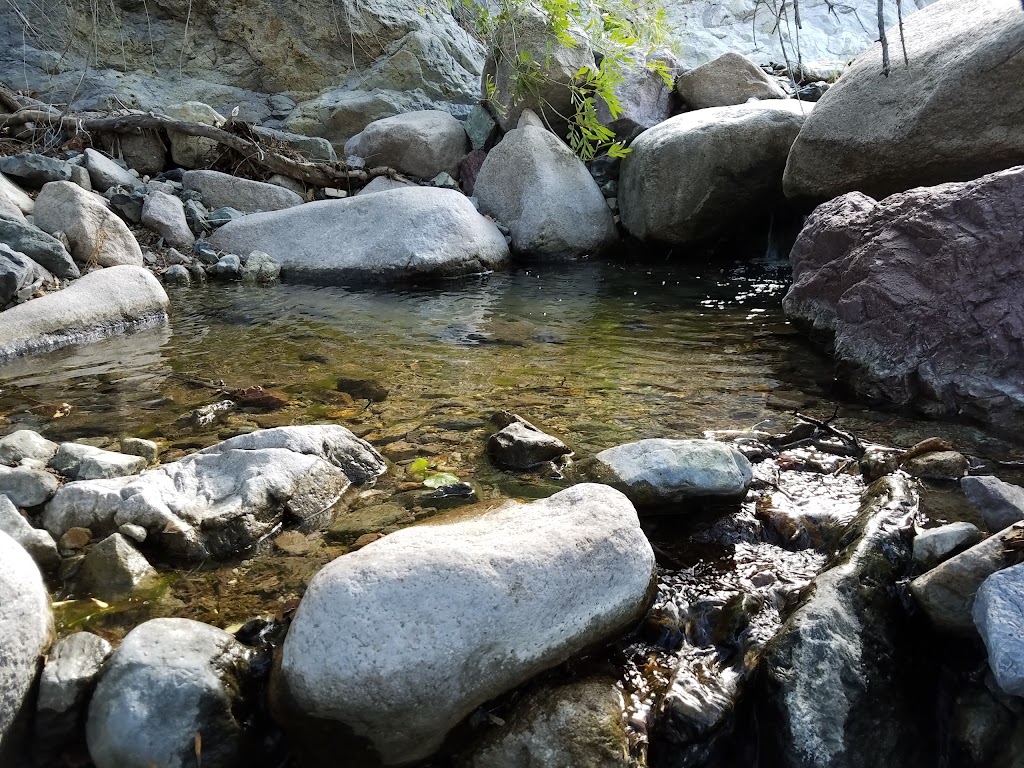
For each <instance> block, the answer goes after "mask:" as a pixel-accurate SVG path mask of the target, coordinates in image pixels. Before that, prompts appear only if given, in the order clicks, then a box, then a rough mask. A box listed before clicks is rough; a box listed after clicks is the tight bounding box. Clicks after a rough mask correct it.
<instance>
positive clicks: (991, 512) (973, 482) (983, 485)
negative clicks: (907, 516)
mask: <svg viewBox="0 0 1024 768" xmlns="http://www.w3.org/2000/svg"><path fill="white" fill-rule="evenodd" d="M2 446H3V441H2V440H0V450H2ZM960 488H961V489H962V490H963V492H964V496H966V497H967V500H968V501H969V502H971V506H973V507H974V508H975V509H976V510H978V512H979V513H980V514H981V519H982V520H984V521H985V525H987V526H988V527H989V530H991V531H1001V530H1002V529H1003V528H1005V527H1006V526H1008V525H1012V524H1013V523H1016V522H1018V521H1020V520H1024V488H1021V487H1020V486H1019V485H1012V484H1011V483H1006V482H1003V481H1002V480H1000V479H999V478H998V477H965V478H963V479H962V480H961V481H960Z"/></svg>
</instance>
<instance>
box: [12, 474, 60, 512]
mask: <svg viewBox="0 0 1024 768" xmlns="http://www.w3.org/2000/svg"><path fill="white" fill-rule="evenodd" d="M56 491H57V477H56V476H55V475H52V474H50V473H49V472H46V471H44V470H42V469H36V468H35V467H14V468H13V469H12V468H10V467H3V466H0V494H2V495H4V496H6V497H7V498H9V499H10V500H11V501H12V502H14V505H15V506H18V507H38V506H39V505H40V504H43V503H44V502H45V501H46V500H47V499H49V498H50V497H51V496H53V494H54V493H55V492H56Z"/></svg>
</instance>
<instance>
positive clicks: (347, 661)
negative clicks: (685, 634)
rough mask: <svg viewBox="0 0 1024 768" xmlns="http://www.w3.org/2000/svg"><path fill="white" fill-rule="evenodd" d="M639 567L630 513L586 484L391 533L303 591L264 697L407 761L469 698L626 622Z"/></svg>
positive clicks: (646, 577) (459, 714)
mask: <svg viewBox="0 0 1024 768" xmlns="http://www.w3.org/2000/svg"><path fill="white" fill-rule="evenodd" d="M654 568H655V562H654V555H653V552H652V551H651V546H650V544H649V543H648V542H647V539H646V537H645V536H644V534H643V531H642V530H641V529H640V525H639V521H638V519H637V515H636V511H635V510H634V508H633V506H632V505H631V504H630V503H629V501H628V500H627V499H626V497H625V496H623V495H622V494H620V493H618V492H616V491H615V490H613V489H611V488H608V487H606V486H600V485H592V484H582V485H577V486H574V487H572V488H569V489H568V490H565V491H562V492H560V493H557V494H555V495H554V496H552V497H550V498H548V499H545V500H543V501H537V502H533V503H531V504H525V505H524V504H516V503H510V504H508V505H504V506H502V507H500V508H499V509H497V510H494V511H491V512H487V513H484V514H482V515H480V516H479V517H470V518H468V519H464V520H459V521H456V522H451V523H446V524H438V525H425V526H415V527H413V528H406V529H404V530H401V531H398V532H397V533H392V534H390V535H389V536H385V537H384V538H382V539H379V540H377V541H374V542H373V543H371V544H369V545H367V546H366V547H364V548H363V549H360V550H359V551H358V552H355V553H352V554H349V555H345V556H343V557H341V558H338V559H337V560H335V561H334V562H332V563H331V564H329V565H328V566H327V567H325V568H324V569H323V570H321V571H320V572H319V573H318V574H317V575H316V577H314V579H313V581H312V582H311V583H310V585H309V589H308V591H307V592H306V594H305V596H304V597H303V598H302V602H301V604H300V605H299V609H298V612H297V614H296V616H295V620H294V622H293V623H292V626H291V629H290V630H289V632H288V638H287V640H286V641H285V644H284V648H283V654H282V658H281V662H282V663H281V666H280V669H279V674H278V679H277V687H276V690H277V692H278V695H279V696H280V702H279V703H280V704H281V705H282V706H284V707H285V708H286V709H287V710H289V711H291V712H292V713H293V715H295V716H296V717H298V718H303V717H310V718H316V719H318V720H319V721H320V722H321V723H323V722H324V721H327V722H335V723H338V724H339V725H343V726H345V727H346V728H347V729H350V731H351V734H352V735H353V736H354V737H356V738H357V739H365V740H366V741H365V742H363V743H364V745H369V748H370V751H375V752H376V754H377V756H378V757H379V759H380V760H381V762H383V764H385V765H397V764H405V763H410V762H413V761H416V760H420V759H422V758H425V757H427V756H428V755H430V754H432V753H433V752H434V751H435V750H436V749H437V748H438V747H439V746H440V745H441V742H442V741H443V739H444V737H445V735H446V734H447V733H448V731H449V730H450V729H451V728H452V727H454V726H455V725H456V724H457V723H458V722H459V721H460V720H462V719H463V718H464V717H465V716H466V715H468V714H469V713H470V712H472V711H473V710H474V709H475V708H476V707H478V706H479V705H480V704H482V703H484V702H486V701H488V700H490V699H492V698H494V697H495V696H497V695H499V694H501V693H504V692H505V691H508V690H510V689H512V688H514V687H515V686H517V685H519V684H520V683H523V682H525V681H526V680H528V679H530V678H531V677H533V676H534V675H536V674H537V673H539V672H541V671H543V670H545V669H549V668H551V667H553V666H555V665H557V664H559V663H561V662H563V661H564V660H566V659H567V658H569V657H570V656H571V655H573V654H574V653H576V652H578V651H580V650H582V649H584V648H586V647H588V646H590V645H593V644H594V643H598V642H601V641H604V640H607V639H609V638H612V637H615V636H616V635H617V634H619V633H620V632H623V631H624V630H626V629H627V628H628V627H630V626H631V625H632V624H633V622H634V621H636V620H637V618H638V617H639V616H642V615H643V612H644V611H645V610H646V608H647V604H648V602H649V598H650V596H651V591H650V590H651V587H652V584H653V575H654ZM382 628H386V631H381V630H382ZM367 649H372V651H371V652H368V651H367ZM341 732H342V729H341V728H339V729H337V730H336V731H333V733H335V734H340V733H341ZM338 744H339V742H338V741H337V739H335V738H334V737H332V740H331V743H330V744H329V745H327V748H328V749H338ZM307 746H310V747H312V746H313V745H311V744H308V745H307Z"/></svg>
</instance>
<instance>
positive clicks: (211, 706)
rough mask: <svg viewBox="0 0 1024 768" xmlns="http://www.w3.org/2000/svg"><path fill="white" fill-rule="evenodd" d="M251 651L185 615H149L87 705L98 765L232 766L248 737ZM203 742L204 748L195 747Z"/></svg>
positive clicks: (100, 767) (91, 743)
mask: <svg viewBox="0 0 1024 768" xmlns="http://www.w3.org/2000/svg"><path fill="white" fill-rule="evenodd" d="M252 660H253V652H252V650H251V649H249V648H246V647H245V646H244V645H242V644H241V643H239V642H238V641H237V640H235V638H234V637H233V636H232V635H229V634H228V633H227V632H225V631H223V630H221V629H217V628H216V627H211V626H209V625H207V624H202V623H200V622H198V621H191V620H189V619H153V620H151V621H147V622H145V623H143V624H140V625H139V626H137V627H136V628H135V629H133V630H132V631H131V632H129V633H128V635H127V636H126V637H125V638H124V640H123V641H122V642H121V645H120V647H118V649H117V650H116V651H114V655H113V656H111V657H110V660H109V661H108V662H107V665H106V668H105V669H104V672H103V676H102V678H101V679H100V682H99V684H98V685H97V686H96V692H95V693H94V694H93V697H92V701H91V702H90V703H89V719H88V723H87V727H86V735H87V738H88V742H89V756H90V757H91V758H92V760H93V762H94V763H95V764H96V768H128V766H159V767H160V768H189V767H190V766H195V765H197V762H198V761H197V759H196V758H197V755H199V754H200V752H201V754H202V765H204V766H207V768H233V767H234V766H236V765H238V764H239V763H240V762H241V757H242V753H243V749H244V746H245V743H246V741H247V739H249V738H251V737H250V735H249V734H247V733H246V732H245V725H244V712H245V706H246V705H245V702H243V701H242V696H241V689H242V688H243V687H244V683H245V681H246V679H247V677H248V676H249V669H250V665H251V663H252ZM200 745H201V746H200Z"/></svg>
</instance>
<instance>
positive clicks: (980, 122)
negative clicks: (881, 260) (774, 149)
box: [784, 0, 1024, 202]
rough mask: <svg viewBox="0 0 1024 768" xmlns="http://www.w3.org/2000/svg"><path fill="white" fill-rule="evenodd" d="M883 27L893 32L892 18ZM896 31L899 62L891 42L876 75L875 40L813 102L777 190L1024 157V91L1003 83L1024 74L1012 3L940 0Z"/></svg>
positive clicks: (911, 183) (924, 181)
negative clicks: (886, 66) (885, 67)
mask: <svg viewBox="0 0 1024 768" xmlns="http://www.w3.org/2000/svg"><path fill="white" fill-rule="evenodd" d="M886 19H887V21H888V22H889V23H893V22H895V18H894V17H893V16H892V15H887V16H886ZM876 31H877V30H876ZM887 34H888V38H889V41H890V45H892V44H893V43H894V42H895V41H899V40H900V39H901V36H900V33H899V29H898V28H896V27H895V26H894V27H892V28H890V29H889V30H888V32H887ZM902 39H903V40H905V41H906V52H907V56H908V57H909V59H910V65H909V66H904V64H903V62H902V60H901V55H900V53H899V48H898V44H897V46H895V47H894V49H891V51H890V52H891V53H892V55H893V61H892V66H891V69H890V72H889V74H888V76H883V75H882V47H881V45H880V44H879V43H875V45H873V46H872V47H871V48H870V49H869V50H868V51H866V52H865V53H863V54H861V55H860V56H858V57H857V60H856V61H855V62H854V63H853V66H851V67H850V68H849V69H848V70H847V71H846V72H844V73H843V76H842V77H841V78H839V80H838V82H836V83H835V84H834V85H833V86H832V87H831V88H829V90H828V93H826V94H825V95H824V96H823V97H822V98H821V100H820V101H818V103H817V105H816V106H815V109H814V112H813V113H812V114H811V116H810V117H809V118H808V119H807V122H806V123H805V124H804V126H803V128H802V129H801V131H800V136H799V137H798V138H797V140H796V142H795V143H794V144H793V151H792V152H791V154H790V156H789V162H788V164H787V166H786V174H785V182H784V183H785V191H786V195H787V196H789V197H796V198H804V199H809V200H813V201H814V202H821V201H824V200H829V199H831V198H834V197H836V196H838V195H841V194H844V193H846V192H852V191H854V190H856V191H859V192H863V193H865V194H867V195H870V196H872V197H875V198H877V199H882V198H883V197H886V196H888V195H891V194H892V193H894V192H902V191H904V190H907V189H911V188H913V187H918V186H925V185H932V184H939V183H942V182H947V181H965V180H968V179H973V178H977V177H979V176H982V175H983V174H986V173H990V172H992V171H997V170H1000V169H1003V168H1009V167H1011V166H1015V165H1020V164H1021V163H1024V134H1022V132H1021V131H1020V130H1019V128H1020V115H1021V112H1022V110H1024V93H1022V92H1021V91H1020V89H1018V88H1009V87H1007V84H1008V83H1019V82H1022V81H1024V59H1022V58H1021V57H1020V56H1019V55H1018V54H1019V51H1020V48H1021V46H1022V45H1024V15H1022V14H1021V7H1020V4H1019V3H1016V2H1013V0H939V2H936V3H933V4H932V5H930V6H929V7H928V8H925V9H924V10H922V11H921V12H920V13H915V14H914V15H913V16H912V17H911V18H909V19H907V20H906V21H905V23H904V27H903V36H902Z"/></svg>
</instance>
